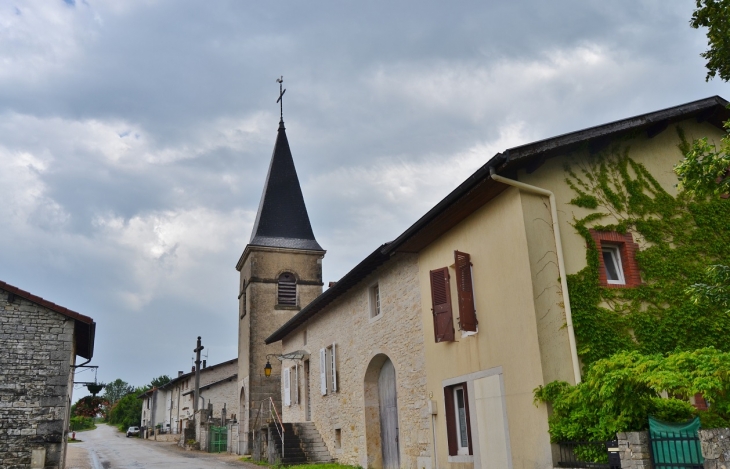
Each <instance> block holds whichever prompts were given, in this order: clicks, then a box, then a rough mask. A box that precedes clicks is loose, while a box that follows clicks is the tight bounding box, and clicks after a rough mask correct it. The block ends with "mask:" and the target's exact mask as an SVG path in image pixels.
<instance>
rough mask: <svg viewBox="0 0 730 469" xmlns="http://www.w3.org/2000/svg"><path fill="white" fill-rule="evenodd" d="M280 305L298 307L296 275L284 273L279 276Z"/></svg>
mask: <svg viewBox="0 0 730 469" xmlns="http://www.w3.org/2000/svg"><path fill="white" fill-rule="evenodd" d="M277 303H278V304H280V305H290V306H296V304H297V279H296V278H295V277H294V274H291V273H289V272H284V273H283V274H281V275H279V298H278V302H277Z"/></svg>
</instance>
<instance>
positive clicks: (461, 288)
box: [454, 251, 479, 332]
mask: <svg viewBox="0 0 730 469" xmlns="http://www.w3.org/2000/svg"><path fill="white" fill-rule="evenodd" d="M454 261H455V264H456V290H457V292H458V295H459V327H460V328H461V330H462V331H472V332H476V330H477V324H478V323H479V321H477V313H476V308H474V284H473V283H472V278H471V258H470V257H469V254H467V253H465V252H459V251H454Z"/></svg>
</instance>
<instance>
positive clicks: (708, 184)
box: [674, 0, 730, 199]
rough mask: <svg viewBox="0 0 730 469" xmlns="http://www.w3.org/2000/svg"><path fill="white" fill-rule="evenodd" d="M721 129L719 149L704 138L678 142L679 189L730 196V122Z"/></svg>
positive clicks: (707, 194)
mask: <svg viewBox="0 0 730 469" xmlns="http://www.w3.org/2000/svg"><path fill="white" fill-rule="evenodd" d="M728 2H730V0H728ZM728 13H729V14H730V12H728ZM729 40H730V39H729ZM725 128H726V129H727V131H726V134H725V136H724V137H723V138H722V140H720V148H719V149H718V148H717V147H715V145H713V144H710V143H709V142H708V141H707V137H704V138H701V139H698V140H694V141H693V142H692V144H691V145H690V144H689V143H687V142H683V143H682V145H681V149H682V151H683V153H684V159H683V160H682V161H680V162H679V164H677V165H676V166H675V167H674V172H675V173H677V176H678V177H679V183H680V185H681V187H682V189H684V191H686V192H688V193H690V194H692V195H694V196H695V197H699V198H706V197H721V198H723V199H727V198H728V197H730V121H728V122H725Z"/></svg>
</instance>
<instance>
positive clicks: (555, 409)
mask: <svg viewBox="0 0 730 469" xmlns="http://www.w3.org/2000/svg"><path fill="white" fill-rule="evenodd" d="M696 393H701V394H702V395H703V396H704V397H705V399H706V400H707V401H708V402H709V404H710V408H709V410H707V411H698V410H697V409H695V408H694V407H693V406H692V405H690V403H689V397H690V396H693V395H695V394H696ZM662 395H665V396H667V397H666V398H665V397H662ZM535 402H536V404H537V403H539V402H546V403H550V404H551V405H552V415H551V416H550V418H549V423H550V436H551V439H552V441H553V442H559V441H606V440H611V439H613V438H614V436H615V435H616V433H617V432H625V431H638V430H646V429H647V428H648V424H649V422H648V417H649V416H650V415H652V416H654V417H656V418H657V419H659V420H663V421H667V422H682V421H686V420H688V419H690V418H692V417H693V416H695V415H699V417H700V420H701V421H702V426H703V427H704V428H717V427H727V426H730V352H720V351H718V350H716V349H714V348H712V347H708V348H704V349H700V350H694V351H691V352H676V353H671V354H668V355H666V356H665V355H661V354H654V355H643V354H641V353H639V352H635V351H634V352H619V353H617V354H615V355H613V356H611V357H610V358H607V359H603V360H598V361H596V362H595V363H593V364H592V365H591V367H590V368H589V370H588V372H587V373H586V375H585V376H584V379H583V381H582V382H581V383H580V384H578V385H576V386H572V385H570V384H568V383H565V382H560V381H554V382H552V383H549V384H547V385H545V386H540V387H539V388H537V389H535Z"/></svg>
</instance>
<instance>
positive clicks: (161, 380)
mask: <svg viewBox="0 0 730 469" xmlns="http://www.w3.org/2000/svg"><path fill="white" fill-rule="evenodd" d="M170 381H172V378H170V377H169V376H167V375H161V376H158V377H157V378H152V381H151V382H150V386H151V387H153V388H159V387H160V386H164V385H166V384H167V383H169V382H170Z"/></svg>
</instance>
